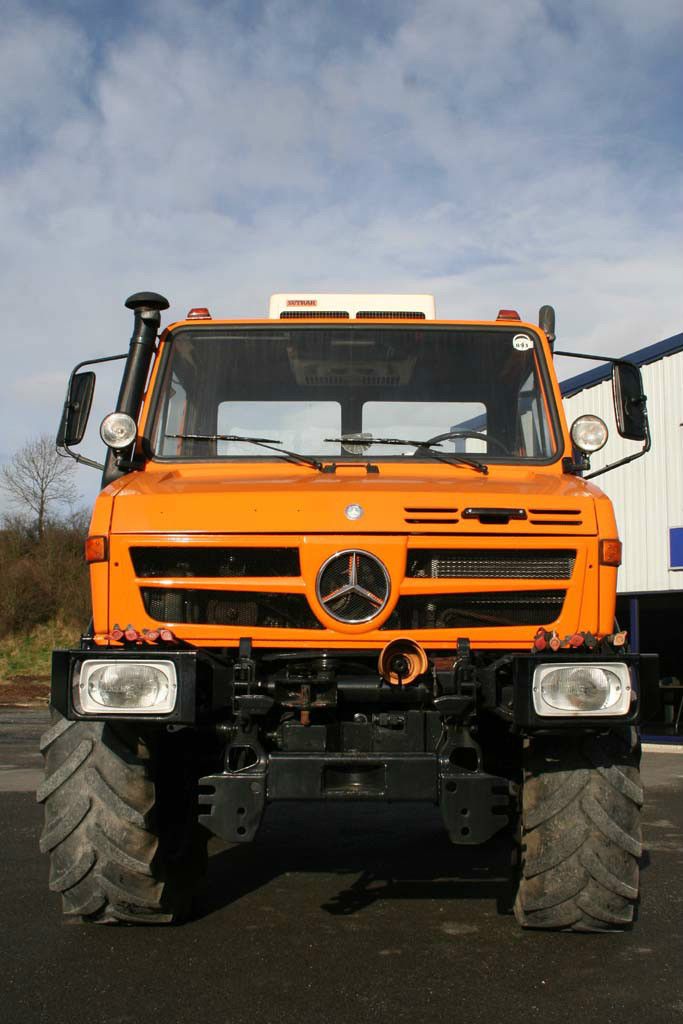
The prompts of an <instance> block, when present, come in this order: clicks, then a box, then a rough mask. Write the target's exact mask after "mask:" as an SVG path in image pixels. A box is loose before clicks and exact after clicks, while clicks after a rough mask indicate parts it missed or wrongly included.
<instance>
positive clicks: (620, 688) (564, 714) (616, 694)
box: [532, 661, 635, 718]
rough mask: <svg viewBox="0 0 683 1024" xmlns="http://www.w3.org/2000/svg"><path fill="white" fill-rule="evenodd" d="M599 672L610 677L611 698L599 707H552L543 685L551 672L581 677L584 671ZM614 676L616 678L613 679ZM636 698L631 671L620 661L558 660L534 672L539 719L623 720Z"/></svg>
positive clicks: (534, 700) (533, 679) (533, 696)
mask: <svg viewBox="0 0 683 1024" xmlns="http://www.w3.org/2000/svg"><path fill="white" fill-rule="evenodd" d="M591 669H600V670H602V671H603V672H604V673H605V674H606V675H607V683H608V688H609V689H608V696H607V698H606V700H605V702H604V703H603V705H602V707H599V708H587V709H584V708H580V707H560V706H557V705H554V704H552V703H551V702H550V701H549V700H548V698H547V695H546V694H545V693H544V686H543V684H544V682H546V683H547V678H548V676H549V675H551V674H552V673H555V672H558V671H567V672H572V673H576V674H577V675H579V676H580V674H581V673H582V672H587V671H590V670H591ZM610 677H613V678H610ZM634 696H635V690H634V686H633V679H632V674H631V669H630V668H629V666H628V665H627V664H626V662H620V661H586V662H578V661H558V662H544V663H543V664H542V665H538V666H537V667H536V668H535V669H534V673H533V678H532V698H533V707H534V711H535V713H536V714H537V715H538V716H539V718H620V717H624V716H626V715H628V713H629V712H630V710H631V704H632V701H633V699H634Z"/></svg>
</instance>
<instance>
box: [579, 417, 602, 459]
mask: <svg viewBox="0 0 683 1024" xmlns="http://www.w3.org/2000/svg"><path fill="white" fill-rule="evenodd" d="M571 434H572V441H573V442H574V444H575V445H576V447H577V448H578V449H579V450H580V451H582V452H599V451H600V449H601V448H604V446H605V445H606V444H607V437H608V430H607V424H606V423H605V422H604V421H603V420H601V419H600V417H599V416H579V418H578V419H576V420H574V422H573V423H572V430H571Z"/></svg>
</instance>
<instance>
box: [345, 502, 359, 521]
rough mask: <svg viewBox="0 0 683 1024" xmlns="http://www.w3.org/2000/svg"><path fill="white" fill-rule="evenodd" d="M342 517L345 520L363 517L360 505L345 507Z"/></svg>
mask: <svg viewBox="0 0 683 1024" xmlns="http://www.w3.org/2000/svg"><path fill="white" fill-rule="evenodd" d="M344 515H345V516H346V518H347V519H360V517H361V516H362V515H363V506H362V505H355V504H354V505H347V506H346V508H345V509H344Z"/></svg>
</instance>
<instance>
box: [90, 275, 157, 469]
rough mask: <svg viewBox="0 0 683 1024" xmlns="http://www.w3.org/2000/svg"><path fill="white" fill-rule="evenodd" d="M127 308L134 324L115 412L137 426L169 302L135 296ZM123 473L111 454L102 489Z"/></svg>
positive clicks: (151, 294) (141, 294)
mask: <svg viewBox="0 0 683 1024" xmlns="http://www.w3.org/2000/svg"><path fill="white" fill-rule="evenodd" d="M125 304H126V308H127V309H132V310H133V313H134V314H135V320H134V323H133V334H132V337H131V339H130V347H129V349H128V358H127V359H126V365H125V368H124V371H123V379H122V381H121V389H120V391H119V397H118V400H117V402H116V410H115V411H116V412H125V413H127V414H128V416H132V417H133V419H134V420H135V421H136V422H137V419H138V415H139V413H140V403H141V402H142V396H143V394H144V390H145V384H146V383H147V375H148V373H149V364H150V362H151V360H152V355H153V353H154V346H155V344H156V339H157V334H158V331H159V325H160V323H161V311H162V309H168V307H169V301H168V299H165V298H164V296H163V295H159V294H158V293H157V292H136V293H135V295H131V296H129V298H127V299H126V303H125ZM124 472H125V470H123V469H121V468H120V467H119V466H118V465H117V457H116V455H115V454H114V452H112V451H110V452H109V453H108V455H107V460H106V463H105V466H104V473H103V474H102V486H103V487H106V485H107V484H109V483H111V481H112V480H116V479H117V477H120V476H123V473H124Z"/></svg>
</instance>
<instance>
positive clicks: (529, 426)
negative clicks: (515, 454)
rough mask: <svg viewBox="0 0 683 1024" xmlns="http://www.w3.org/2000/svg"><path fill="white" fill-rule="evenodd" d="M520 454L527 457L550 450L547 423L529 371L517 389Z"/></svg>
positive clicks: (543, 453)
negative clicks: (518, 389)
mask: <svg viewBox="0 0 683 1024" xmlns="http://www.w3.org/2000/svg"><path fill="white" fill-rule="evenodd" d="M517 419H518V423H519V433H520V437H519V445H520V449H521V451H520V454H521V455H526V456H528V457H529V458H535V457H539V456H543V455H545V454H547V453H548V452H549V451H550V447H551V445H550V438H549V437H548V424H547V421H546V416H545V410H544V409H543V405H542V402H541V398H540V395H539V391H538V388H537V386H536V379H535V375H534V373H533V372H532V373H530V374H529V376H528V377H527V378H526V380H525V381H524V383H523V384H522V387H521V388H520V391H519V396H518V400H517Z"/></svg>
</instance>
